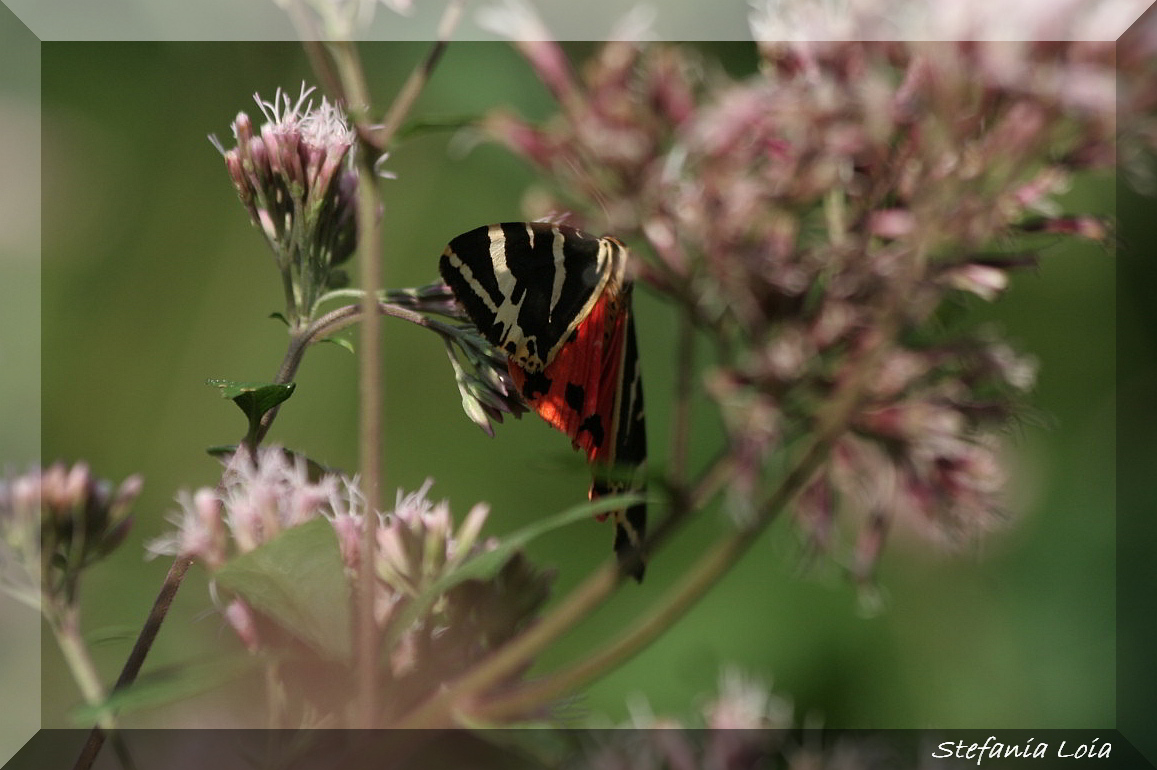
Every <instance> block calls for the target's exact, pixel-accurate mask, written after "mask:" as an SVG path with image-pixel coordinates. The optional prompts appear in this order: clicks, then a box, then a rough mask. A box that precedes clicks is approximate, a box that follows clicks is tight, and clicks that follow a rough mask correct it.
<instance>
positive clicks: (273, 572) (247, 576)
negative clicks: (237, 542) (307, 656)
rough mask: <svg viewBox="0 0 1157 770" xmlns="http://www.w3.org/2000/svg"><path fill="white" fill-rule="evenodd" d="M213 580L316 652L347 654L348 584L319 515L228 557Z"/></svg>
mask: <svg viewBox="0 0 1157 770" xmlns="http://www.w3.org/2000/svg"><path fill="white" fill-rule="evenodd" d="M215 577H216V580H217V585H219V586H221V587H222V588H226V589H228V590H230V591H232V592H233V593H235V594H237V595H238V596H240V597H242V598H243V599H245V601H246V602H247V603H248V604H249V606H250V607H251V608H253V610H254V611H256V612H260V613H261V614H263V615H265V616H266V617H267V618H269V619H270V620H273V621H274V622H276V623H277V624H278V625H279V626H280V627H281V628H283V629H284V630H285V631H286V632H287V633H290V634H293V635H294V636H296V637H297V638H298V639H300V640H302V641H303V642H305V643H306V644H308V645H309V646H310V647H312V648H313V649H314V650H316V651H317V652H318V653H319V654H320V655H322V657H325V658H327V659H330V660H346V659H348V658H349V655H350V587H349V581H348V580H347V579H346V575H345V565H344V564H343V562H342V558H341V552H340V550H339V549H338V543H337V535H336V534H335V533H334V531H333V526H332V525H331V524H330V523H329V522H328V521H327V520H325V519H315V520H313V521H310V522H307V523H305V524H302V525H301V526H298V527H293V528H291V529H287V530H285V531H284V532H282V533H281V534H280V535H278V536H277V537H276V538H274V539H273V540H271V541H269V542H268V543H265V544H263V545H261V546H259V547H258V548H255V549H254V550H252V551H250V552H249V553H247V554H243V555H241V556H238V557H237V558H235V559H232V560H231V561H230V562H229V563H228V564H226V565H225V566H224V567H222V568H221V569H219V570H218V571H217V572H216V575H215Z"/></svg>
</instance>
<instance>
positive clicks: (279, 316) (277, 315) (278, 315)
mask: <svg viewBox="0 0 1157 770" xmlns="http://www.w3.org/2000/svg"><path fill="white" fill-rule="evenodd" d="M269 317H270V318H276V319H277V320H278V321H281V323H283V324H285V325H286V326H289V319H288V318H286V317H285V316H284V315H282V314H281V313H270V314H269Z"/></svg>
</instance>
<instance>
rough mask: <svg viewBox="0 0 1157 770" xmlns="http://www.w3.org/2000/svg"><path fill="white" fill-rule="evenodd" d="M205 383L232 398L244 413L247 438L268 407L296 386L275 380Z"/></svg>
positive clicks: (215, 381)
mask: <svg viewBox="0 0 1157 770" xmlns="http://www.w3.org/2000/svg"><path fill="white" fill-rule="evenodd" d="M205 383H206V384H208V385H212V386H213V387H215V388H218V389H219V390H220V391H221V395H222V396H223V397H225V398H228V399H232V401H233V403H234V404H237V406H238V408H240V409H241V411H242V412H244V413H245V416H246V417H247V418H248V420H249V433H248V435H247V436H246V438H247V439H252V437H253V436H254V435H255V434H256V432H257V426H258V425H259V424H260V422H261V418H262V417H263V416H264V415H265V413H266V412H268V411H269V410H270V409H273V408H274V407H275V406H277V405H278V404H280V403H281V402H282V401H285V399H287V398H289V397H290V396H292V395H293V389H294V388H296V387H297V386H296V385H295V384H294V383H292V382H289V383H285V384H279V383H275V382H234V381H233V380H215V379H209V380H205Z"/></svg>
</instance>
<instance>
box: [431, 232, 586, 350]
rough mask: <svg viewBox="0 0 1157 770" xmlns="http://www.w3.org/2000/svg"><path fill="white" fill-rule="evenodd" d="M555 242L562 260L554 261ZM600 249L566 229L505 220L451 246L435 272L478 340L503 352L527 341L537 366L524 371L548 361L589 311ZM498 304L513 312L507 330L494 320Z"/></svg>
mask: <svg viewBox="0 0 1157 770" xmlns="http://www.w3.org/2000/svg"><path fill="white" fill-rule="evenodd" d="M556 228H557V233H556V232H555V229H556ZM559 240H561V243H558V241H559ZM556 244H558V245H560V246H561V254H562V259H561V260H556V258H555V250H556ZM599 248H600V242H599V239H598V238H594V237H591V236H589V235H587V234H585V233H583V232H581V231H579V230H575V229H574V228H571V227H563V226H554V225H550V224H546V223H543V222H531V223H529V224H528V223H526V222H504V223H502V224H501V225H495V226H484V227H478V228H475V229H474V230H471V231H469V232H467V233H463V234H462V235H459V236H458V237H456V238H454V239H453V240H452V241H450V245H449V246H448V247H447V249H446V253H443V255H442V259H441V260H440V262H439V272H440V273H441V274H442V279H443V280H444V281H446V283H447V285H449V286H450V289H451V291H453V292H454V296H455V297H457V298H458V301H459V302H460V303H461V304H462V306H463V307H464V308H465V309H466V313H467V315H469V316H470V319H471V320H472V321H473V322H474V325H475V326H477V327H478V330H479V331H480V332H482V334H483V336H485V337H486V339H488V340H489V341H490V343H491V344H493V345H495V346H496V347H499V348H501V349H503V350H505V351H506V352H507V353H508V354H513V353H514V351H515V348H517V347H518V346H519V345H520V344H522V343H524V342H525V343H526V345H527V348H528V350H529V352H530V354H531V355H532V356H534V357H535V358H536V359H537V360H538V361H539V362H540V363H541V366H538V367H533V366H532V367H529V368H532V369H535V368H541V367H542V366H545V365H546V364H547V363H549V361H550V358H551V357H553V354H554V352H556V350H557V349H558V347H559V344H560V343H561V342H562V341H563V339H564V337H565V336H566V335H567V334H568V333H569V332H570V331H571V330H572V329H573V328H574V327H575V325H576V324H577V323H578V322H579V321H581V320H582V318H581V316H582V314H583V313H584V312H585V311H586V310H587V309H588V308H589V306H590V303H591V298H592V295H593V293H594V291H595V289H596V288H597V287H598V286H599V285H600V282H601V280H602V279H603V278H604V276H603V275H602V271H603V270H604V266H602V265H600V264H599ZM495 251H498V252H499V254H500V255H501V260H500V261H499V260H497V259H496V257H495ZM451 254H452V255H453V256H455V257H457V259H458V260H460V261H461V263H462V264H461V266H459V265H456V264H455V263H454V261H453V260H452V259H451ZM559 271H561V276H560V275H558V273H559ZM504 304H506V305H511V306H513V307H516V308H517V313H516V315H514V316H513V317H512V318H510V319H509V320H512V321H513V325H511V326H508V325H506V324H504V323H502V322H501V321H500V320H499V314H500V311H501V310H502V307H503V305H504ZM513 307H512V308H511V310H513Z"/></svg>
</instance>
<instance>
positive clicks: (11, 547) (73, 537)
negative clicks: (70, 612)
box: [0, 463, 142, 602]
mask: <svg viewBox="0 0 1157 770" xmlns="http://www.w3.org/2000/svg"><path fill="white" fill-rule="evenodd" d="M141 485H142V481H141V477H140V476H129V477H128V478H127V479H125V480H124V481H122V482H121V483H120V484H119V485H116V484H113V482H111V481H109V480H107V479H101V478H97V477H96V476H93V475H92V472H91V471H90V470H89V468H88V465H86V464H85V463H76V464H75V465H73V466H72V467H69V466H67V465H65V464H64V463H55V464H53V465H51V466H49V467H47V468H44V469H40V468H36V469H34V470H32V471H29V472H28V473H25V474H23V475H20V476H15V477H11V478H4V479H0V548H3V549H4V550H5V551H6V552H9V553H11V555H12V556H13V558H12V559H11V561H9V559H8V558H4V559H3V560H2V561H3V564H4V570H3V572H2V573H0V585H5V587H8V588H12V589H17V590H21V591H24V590H32V591H35V590H37V586H36V581H34V580H33V578H32V576H33V575H37V574H39V576H40V579H39V589H40V590H42V591H43V592H44V594H45V596H47V597H48V598H50V599H57V598H59V599H61V600H63V601H66V602H71V601H73V600H74V599H75V595H76V586H77V581H78V580H79V578H80V574H81V572H82V571H83V570H84V569H85V568H86V567H88V566H89V565H90V564H92V563H93V562H96V561H98V560H99V559H102V558H104V557H105V556H107V555H108V554H109V553H111V552H112V551H113V550H114V549H115V548H116V547H117V546H119V545H120V544H121V543H122V542H123V541H124V539H125V536H126V535H127V534H128V530H129V528H130V527H131V526H132V518H131V517H130V516H129V510H130V509H131V508H132V504H133V502H134V501H135V500H136V498H137V496H138V495H139V494H140V492H141ZM10 566H11V567H14V568H15V569H12V570H11V574H9V572H10V570H9V567H10ZM21 570H22V571H23V573H22V574H21Z"/></svg>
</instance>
